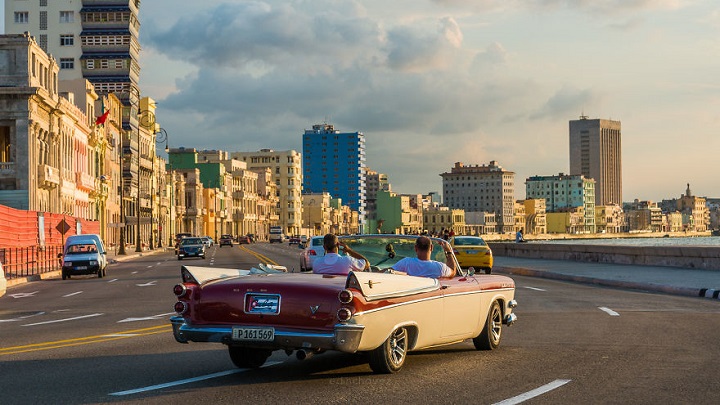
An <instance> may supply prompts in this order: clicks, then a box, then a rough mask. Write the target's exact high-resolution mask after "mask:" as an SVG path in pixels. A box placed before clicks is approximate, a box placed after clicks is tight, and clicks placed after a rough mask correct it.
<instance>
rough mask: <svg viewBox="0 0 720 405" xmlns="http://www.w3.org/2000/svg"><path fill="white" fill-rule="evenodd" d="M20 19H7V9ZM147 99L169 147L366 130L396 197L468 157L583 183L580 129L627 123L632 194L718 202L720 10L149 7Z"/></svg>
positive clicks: (264, 142) (278, 4)
mask: <svg viewBox="0 0 720 405" xmlns="http://www.w3.org/2000/svg"><path fill="white" fill-rule="evenodd" d="M3 18H4V16H3ZM140 20H141V24H142V25H141V30H140V32H141V34H140V42H141V46H142V52H141V60H140V62H141V69H142V71H141V82H140V87H141V91H142V93H143V96H150V97H152V98H153V99H155V100H157V102H158V111H157V119H158V122H159V123H160V124H161V126H162V127H163V128H164V129H165V130H166V131H167V132H168V134H169V138H170V146H171V147H180V146H184V147H194V148H197V149H201V150H202V149H220V150H227V151H256V150H259V149H262V148H271V149H275V150H289V149H294V150H297V151H299V152H302V134H303V133H304V131H305V130H306V129H310V128H311V127H312V125H313V124H320V123H324V122H326V123H330V124H333V125H334V126H335V129H337V130H339V131H340V132H355V131H359V132H362V133H363V134H364V135H365V139H366V156H367V161H366V163H367V165H368V167H369V168H370V169H372V170H375V171H377V172H380V173H385V174H387V175H388V178H389V180H390V183H391V184H392V189H393V191H395V192H397V193H427V192H430V191H440V192H441V191H442V179H441V177H440V176H439V175H440V174H441V173H443V172H449V171H450V170H451V168H452V167H453V165H454V164H455V162H463V163H464V164H466V165H471V164H481V165H482V164H488V163H489V162H490V161H496V162H497V163H498V164H500V165H501V166H502V167H503V168H505V169H506V170H509V171H512V172H514V173H515V198H516V199H523V198H525V185H524V183H525V179H526V178H528V177H530V176H536V175H557V174H558V173H561V172H562V173H566V174H567V173H568V172H569V167H570V163H569V156H568V154H569V140H568V126H569V124H568V122H569V121H570V120H574V119H578V118H579V116H580V115H585V116H588V117H589V118H591V119H595V118H602V119H612V120H619V121H621V122H622V171H623V200H624V201H632V200H634V199H640V200H653V201H660V200H662V199H670V198H678V197H679V196H680V195H681V194H684V193H685V189H686V187H687V183H689V184H690V187H691V190H692V192H693V194H694V195H697V196H706V197H720V190H718V182H719V180H718V177H719V176H718V174H720V158H717V157H716V156H717V155H718V154H719V153H720V137H719V136H718V135H720V2H717V1H716V0H392V1H388V0H383V1H379V0H368V1H352V0H284V1H275V0H265V1H239V0H236V1H230V0H226V1H221V0H218V1H212V0H208V1H202V2H200V1H197V0H193V1H190V0H143V1H142V2H141V6H140Z"/></svg>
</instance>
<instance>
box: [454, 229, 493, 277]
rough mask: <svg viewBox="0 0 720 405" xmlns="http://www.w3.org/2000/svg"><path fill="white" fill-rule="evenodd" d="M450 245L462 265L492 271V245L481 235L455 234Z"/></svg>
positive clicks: (488, 272) (487, 271) (487, 272)
mask: <svg viewBox="0 0 720 405" xmlns="http://www.w3.org/2000/svg"><path fill="white" fill-rule="evenodd" d="M450 245H451V246H452V247H453V253H455V257H457V260H458V263H459V264H460V266H462V267H471V266H472V267H474V268H480V269H483V270H484V271H485V274H490V273H492V267H493V255H492V250H491V249H490V246H488V244H487V243H485V240H483V238H481V237H479V236H453V237H452V238H450Z"/></svg>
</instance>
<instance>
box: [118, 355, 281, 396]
mask: <svg viewBox="0 0 720 405" xmlns="http://www.w3.org/2000/svg"><path fill="white" fill-rule="evenodd" d="M279 363H281V362H280V361H271V362H270V363H267V364H265V365H264V366H263V367H269V366H273V365H275V364H279ZM250 370H252V369H250V368H238V369H235V370H227V371H221V372H219V373H213V374H207V375H201V376H199V377H193V378H186V379H184V380H178V381H171V382H168V383H164V384H157V385H151V386H149V387H143V388H137V389H134V390H127V391H119V392H112V393H110V394H108V395H115V396H122V395H132V394H139V393H141V392H148V391H155V390H160V389H163V388H169V387H175V386H178V385H183V384H191V383H194V382H198V381H204V380H209V379H212V378H217V377H225V376H226V375H231V374H237V373H242V372H245V371H250Z"/></svg>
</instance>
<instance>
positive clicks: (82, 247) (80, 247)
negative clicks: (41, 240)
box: [65, 243, 97, 255]
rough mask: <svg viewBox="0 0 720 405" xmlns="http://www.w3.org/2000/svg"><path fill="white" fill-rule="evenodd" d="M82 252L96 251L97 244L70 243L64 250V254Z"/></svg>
mask: <svg viewBox="0 0 720 405" xmlns="http://www.w3.org/2000/svg"><path fill="white" fill-rule="evenodd" d="M84 253H97V246H95V244H94V243H83V244H77V245H70V246H68V248H67V251H66V252H65V254H66V255H73V254H84Z"/></svg>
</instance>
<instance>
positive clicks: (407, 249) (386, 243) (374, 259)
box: [313, 235, 446, 271]
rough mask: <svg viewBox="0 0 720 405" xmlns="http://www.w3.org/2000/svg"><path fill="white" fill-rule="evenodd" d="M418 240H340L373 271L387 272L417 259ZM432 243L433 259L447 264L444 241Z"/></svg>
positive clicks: (372, 237) (389, 237)
mask: <svg viewBox="0 0 720 405" xmlns="http://www.w3.org/2000/svg"><path fill="white" fill-rule="evenodd" d="M416 239H417V237H414V236H405V235H355V236H343V237H341V238H340V240H341V241H343V242H345V243H346V244H347V245H348V246H350V248H351V249H353V250H354V251H356V252H358V253H360V254H361V255H363V256H364V257H366V258H367V259H368V260H369V261H370V267H371V270H372V271H383V270H386V269H388V268H390V267H392V266H393V265H394V264H395V263H397V262H398V261H400V259H403V258H405V257H417V254H416V253H415V240H416ZM432 241H433V251H432V257H431V259H432V260H436V261H439V262H443V263H445V260H446V259H445V253H444V251H443V249H442V248H441V247H439V246H438V243H442V242H443V241H441V240H440V239H436V238H432ZM313 243H314V241H313Z"/></svg>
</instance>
